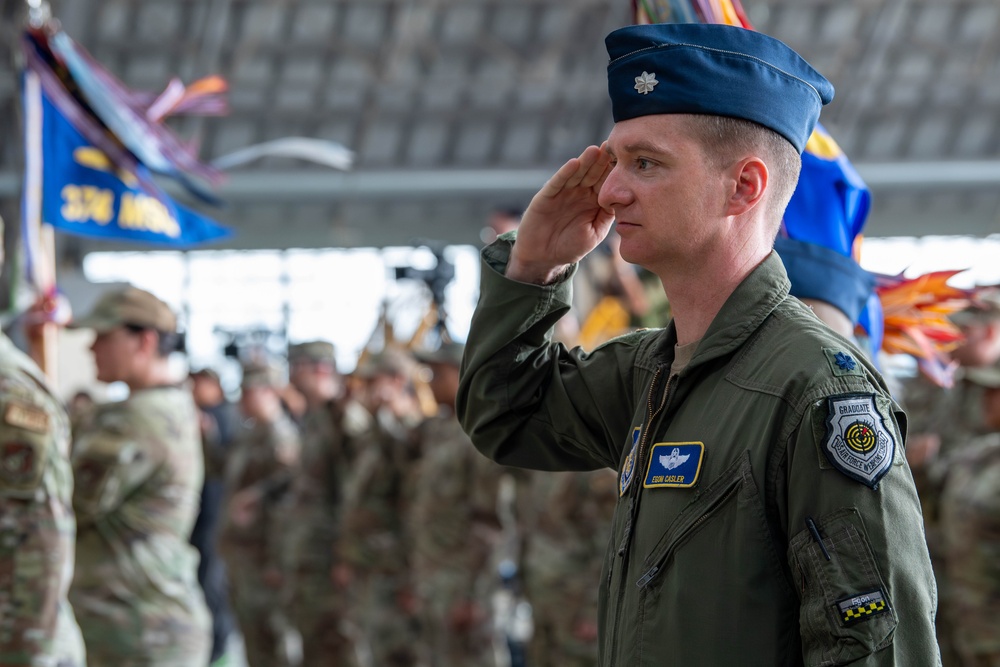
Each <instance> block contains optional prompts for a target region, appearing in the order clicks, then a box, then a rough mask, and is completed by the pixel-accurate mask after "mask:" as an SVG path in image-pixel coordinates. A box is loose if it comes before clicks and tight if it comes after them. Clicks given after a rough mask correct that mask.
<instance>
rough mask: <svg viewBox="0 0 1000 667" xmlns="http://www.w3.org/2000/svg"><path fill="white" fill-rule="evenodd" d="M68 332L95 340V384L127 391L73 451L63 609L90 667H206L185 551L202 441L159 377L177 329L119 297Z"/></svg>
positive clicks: (194, 560) (204, 618)
mask: <svg viewBox="0 0 1000 667" xmlns="http://www.w3.org/2000/svg"><path fill="white" fill-rule="evenodd" d="M71 326H73V327H82V328H89V329H93V330H94V331H95V333H96V334H97V335H96V337H95V339H94V343H93V345H92V346H91V350H92V352H93V353H94V362H95V365H96V366H97V379H98V380H100V381H102V382H124V383H125V384H127V385H128V387H129V392H130V393H129V398H127V399H126V400H124V401H121V402H117V403H111V404H106V405H102V406H100V407H99V408H98V409H97V411H96V413H95V415H94V417H93V419H92V420H91V421H90V422H89V423H88V424H87V426H86V427H85V428H82V429H81V431H80V432H79V433H78V434H77V435H76V439H75V443H74V448H73V470H74V473H75V476H76V489H75V492H74V494H73V503H74V506H75V509H76V516H77V520H78V522H79V530H78V533H77V547H76V558H77V561H76V577H75V578H74V580H73V585H72V588H71V589H70V600H71V601H72V603H73V608H74V610H75V611H76V614H77V619H78V620H79V622H80V629H81V630H82V631H83V637H84V642H85V643H86V645H87V653H88V656H89V659H90V664H91V665H98V666H99V665H149V666H156V667H192V666H194V665H204V664H206V663H207V661H208V655H209V648H210V624H211V621H210V619H209V615H208V610H207V609H206V607H205V601H204V599H203V597H202V592H201V588H200V587H199V585H198V580H197V574H196V570H197V566H198V557H197V553H196V551H195V550H194V548H193V547H192V546H191V545H190V544H188V536H189V535H190V534H191V527H192V525H193V524H194V520H195V516H196V514H197V511H198V498H199V494H200V492H201V484H202V474H203V470H202V456H201V442H200V439H199V435H198V416H197V412H196V410H195V406H194V401H193V400H192V398H191V394H190V392H188V391H187V390H186V389H184V388H182V387H181V386H180V385H179V384H177V378H174V377H172V374H171V371H170V367H169V361H168V357H169V355H170V353H172V352H174V351H176V350H177V349H178V348H179V347H180V336H179V334H177V322H176V319H175V317H174V314H173V312H171V310H170V308H169V307H168V306H167V305H166V304H165V303H163V302H162V301H160V300H159V299H157V298H156V297H155V296H153V295H152V294H150V293H149V292H145V291H143V290H140V289H136V288H134V287H127V288H124V289H119V290H114V291H111V292H108V293H106V294H105V295H104V296H103V297H102V298H101V299H100V300H99V301H98V302H97V304H96V305H95V306H94V309H93V311H91V313H90V314H89V315H87V316H86V317H84V318H83V319H81V320H79V321H77V322H75V323H74V324H72V325H71Z"/></svg>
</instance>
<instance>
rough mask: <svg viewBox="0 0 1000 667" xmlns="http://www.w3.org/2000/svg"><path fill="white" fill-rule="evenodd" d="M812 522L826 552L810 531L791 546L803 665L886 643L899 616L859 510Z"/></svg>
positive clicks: (846, 658) (834, 660)
mask: <svg viewBox="0 0 1000 667" xmlns="http://www.w3.org/2000/svg"><path fill="white" fill-rule="evenodd" d="M816 526H817V529H818V531H819V534H820V536H821V537H822V540H823V547H825V548H826V553H824V551H823V548H822V547H821V546H820V544H819V542H818V541H817V540H816V538H815V537H814V536H813V535H812V533H811V532H810V531H809V530H808V529H804V530H802V531H801V532H799V533H797V534H796V535H795V536H794V537H793V538H792V540H791V543H790V544H789V554H788V559H789V563H790V564H791V566H792V573H793V576H794V578H795V584H796V586H797V588H798V592H799V597H800V609H799V630H800V633H801V636H802V653H803V658H804V660H805V664H806V665H820V666H827V665H842V664H845V663H849V662H851V661H853V660H857V659H859V658H862V657H864V656H866V655H871V654H872V653H874V652H875V651H878V650H879V649H882V648H885V647H886V646H889V645H890V644H891V643H892V636H893V632H894V631H895V629H896V623H897V621H898V619H897V617H896V611H895V609H893V607H892V602H891V598H890V593H891V591H889V590H888V588H887V587H886V585H885V582H884V581H883V579H882V576H881V574H880V573H879V571H878V565H877V564H876V562H875V558H874V556H873V555H872V550H871V547H870V546H869V544H868V538H867V536H866V534H865V530H864V524H863V523H862V521H861V516H860V515H859V514H858V512H857V510H855V509H841V510H837V511H836V512H833V513H831V514H828V515H826V516H821V517H816ZM827 554H829V560H827Z"/></svg>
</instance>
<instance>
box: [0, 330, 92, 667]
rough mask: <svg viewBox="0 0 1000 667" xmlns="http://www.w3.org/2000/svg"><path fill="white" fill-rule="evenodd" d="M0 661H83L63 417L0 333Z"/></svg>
mask: <svg viewBox="0 0 1000 667" xmlns="http://www.w3.org/2000/svg"><path fill="white" fill-rule="evenodd" d="M0 415H2V419H0V665H4V666H5V667H7V666H10V667H20V666H21V665H24V666H25V667H27V666H29V665H55V666H58V667H82V666H83V665H84V664H85V661H84V651H83V640H82V639H81V637H80V629H79V628H78V627H77V624H76V620H75V619H74V618H73V610H72V608H71V607H70V605H69V602H68V601H67V599H66V591H67V589H68V588H69V583H70V580H71V579H72V577H73V557H74V553H73V539H74V535H75V530H76V523H75V519H74V517H73V506H72V495H73V475H72V469H71V467H70V462H69V419H68V417H67V416H66V413H65V411H63V409H62V407H61V406H60V404H59V402H58V401H57V400H56V399H55V398H54V396H53V394H52V392H51V391H50V390H49V388H48V385H47V384H46V382H45V380H44V378H43V377H42V375H41V373H40V372H39V370H38V369H37V367H36V366H35V365H34V363H32V362H31V360H30V359H28V357H27V356H25V355H24V354H22V353H21V351H20V350H18V349H17V348H15V347H14V344H13V343H12V342H11V341H10V339H9V338H7V337H6V336H4V335H3V334H0Z"/></svg>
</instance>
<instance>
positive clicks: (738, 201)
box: [726, 157, 769, 216]
mask: <svg viewBox="0 0 1000 667" xmlns="http://www.w3.org/2000/svg"><path fill="white" fill-rule="evenodd" d="M731 169H732V174H733V179H734V183H735V186H734V187H733V189H732V191H731V192H730V195H729V199H728V201H727V202H726V213H727V214H728V215H730V216H739V215H743V214H744V213H746V212H747V211H749V210H750V209H752V208H753V207H754V206H756V205H757V204H759V203H760V200H761V199H762V198H763V197H764V192H765V191H766V190H767V184H768V176H769V174H768V172H767V165H765V164H764V162H763V160H761V159H760V158H757V157H748V158H744V159H743V160H740V161H739V162H737V163H736V164H734V165H733V166H732V167H731Z"/></svg>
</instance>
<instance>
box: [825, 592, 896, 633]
mask: <svg viewBox="0 0 1000 667" xmlns="http://www.w3.org/2000/svg"><path fill="white" fill-rule="evenodd" d="M888 611H889V603H888V602H887V601H886V599H885V596H884V595H882V591H880V590H875V591H868V592H867V593H858V594H857V595H852V596H851V597H849V598H844V599H843V600H838V601H837V616H838V617H839V618H840V622H841V624H843V625H845V626H849V625H854V624H856V623H860V622H862V621H867V620H868V619H870V618H874V617H876V616H879V615H881V614H885V613H887V612H888Z"/></svg>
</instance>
